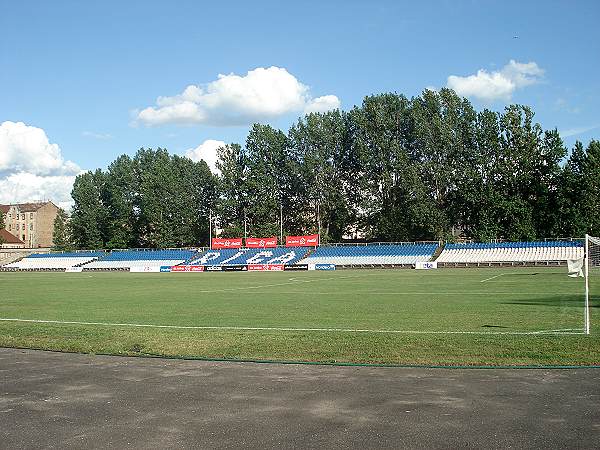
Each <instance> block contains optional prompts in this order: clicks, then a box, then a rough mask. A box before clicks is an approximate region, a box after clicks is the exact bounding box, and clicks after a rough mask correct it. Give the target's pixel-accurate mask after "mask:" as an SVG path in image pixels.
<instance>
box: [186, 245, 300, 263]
mask: <svg viewBox="0 0 600 450" xmlns="http://www.w3.org/2000/svg"><path fill="white" fill-rule="evenodd" d="M308 250H309V249H308V248H306V247H276V248H269V249H250V248H241V249H223V250H207V251H205V252H202V253H200V254H198V255H197V257H196V258H194V259H192V260H190V261H189V262H188V265H212V266H215V265H232V266H235V265H246V264H286V265H292V264H296V263H297V262H298V261H299V260H300V259H301V258H303V257H304V256H305V255H306V254H307V252H308Z"/></svg>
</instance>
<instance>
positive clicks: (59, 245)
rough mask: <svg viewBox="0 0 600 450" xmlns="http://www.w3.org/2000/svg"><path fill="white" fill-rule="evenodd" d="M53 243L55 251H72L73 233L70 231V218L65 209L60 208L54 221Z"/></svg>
mask: <svg viewBox="0 0 600 450" xmlns="http://www.w3.org/2000/svg"><path fill="white" fill-rule="evenodd" d="M52 242H53V245H54V249H55V250H63V251H64V250H71V249H72V248H73V244H72V242H71V233H70V229H69V216H68V215H67V213H66V212H65V210H64V209H62V208H60V209H59V210H58V213H57V214H56V218H55V219H54V231H53V233H52Z"/></svg>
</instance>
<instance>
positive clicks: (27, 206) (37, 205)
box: [0, 201, 53, 214]
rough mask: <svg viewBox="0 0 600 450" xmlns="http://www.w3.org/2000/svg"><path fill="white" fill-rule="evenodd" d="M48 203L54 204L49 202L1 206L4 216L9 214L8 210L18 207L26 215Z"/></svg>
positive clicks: (0, 209)
mask: <svg viewBox="0 0 600 450" xmlns="http://www.w3.org/2000/svg"><path fill="white" fill-rule="evenodd" d="M48 203H52V202H50V201H48V202H30V203H13V204H12V205H0V211H2V212H3V213H4V214H6V213H7V212H8V209H9V208H10V207H11V206H16V207H17V208H18V209H19V212H24V213H28V212H35V211H37V210H38V209H40V208H41V207H42V206H45V205H47V204H48ZM52 204H53V203H52Z"/></svg>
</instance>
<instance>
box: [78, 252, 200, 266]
mask: <svg viewBox="0 0 600 450" xmlns="http://www.w3.org/2000/svg"><path fill="white" fill-rule="evenodd" d="M195 254H196V252H195V251H194V250H125V251H123V250H119V251H113V252H111V253H109V254H107V255H106V256H104V257H103V258H101V259H99V260H97V261H93V262H91V263H89V264H86V265H84V266H83V267H84V268H85V269H131V268H132V267H161V266H176V265H178V264H182V263H184V262H185V261H187V260H189V259H190V258H192V257H193V256H194V255H195Z"/></svg>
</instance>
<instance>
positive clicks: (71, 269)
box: [65, 267, 83, 272]
mask: <svg viewBox="0 0 600 450" xmlns="http://www.w3.org/2000/svg"><path fill="white" fill-rule="evenodd" d="M65 272H83V267H67V268H66V269H65Z"/></svg>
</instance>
